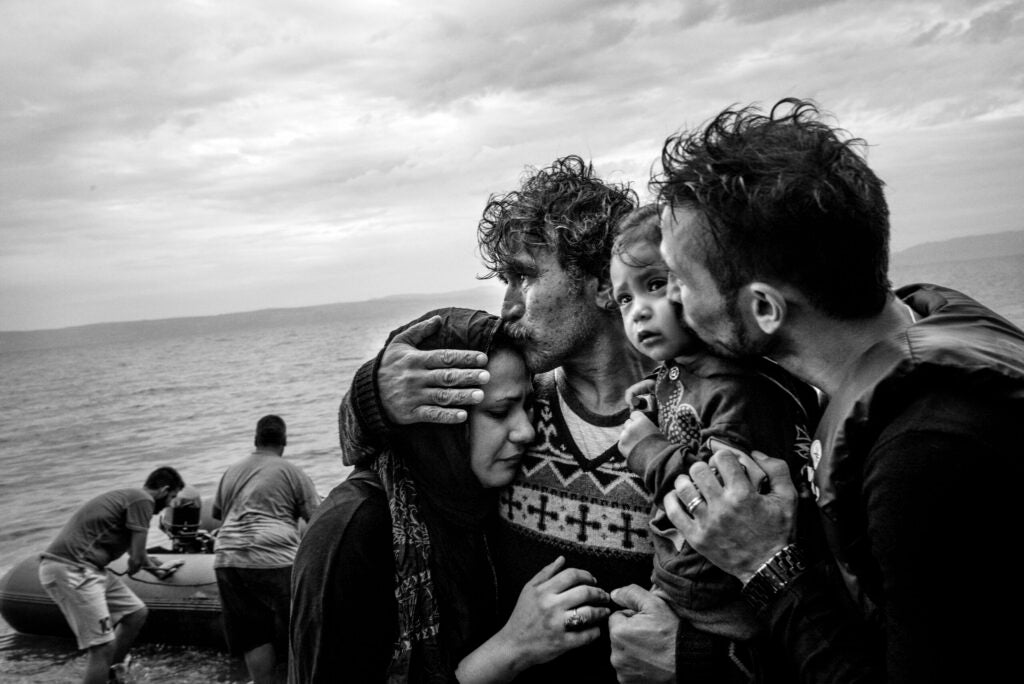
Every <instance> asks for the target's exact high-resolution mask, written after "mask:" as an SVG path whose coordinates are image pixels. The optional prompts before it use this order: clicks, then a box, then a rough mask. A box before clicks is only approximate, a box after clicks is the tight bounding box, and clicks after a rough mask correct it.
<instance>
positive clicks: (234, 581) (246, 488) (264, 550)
mask: <svg viewBox="0 0 1024 684" xmlns="http://www.w3.org/2000/svg"><path fill="white" fill-rule="evenodd" d="M255 444H256V449H255V451H253V452H252V454H250V455H249V456H248V457H246V458H244V459H242V460H241V461H238V462H237V463H235V464H233V465H232V466H231V467H230V468H228V469H227V471H226V472H225V473H224V475H223V477H221V480H220V484H219V485H218V487H217V494H216V496H215V497H214V500H213V517H214V518H217V519H218V520H223V521H224V523H223V524H222V525H221V527H220V530H219V531H218V534H217V541H216V544H215V546H214V554H215V555H214V562H213V565H214V570H215V572H216V574H217V587H218V589H219V590H220V597H221V604H222V610H223V617H224V635H225V638H226V639H227V642H228V647H229V648H230V650H231V652H232V653H242V654H243V655H244V657H245V665H246V667H247V668H248V670H249V676H250V677H252V678H253V681H254V682H255V684H264V683H267V682H275V681H277V679H276V674H275V671H276V668H277V663H278V655H279V654H280V655H281V658H282V660H283V659H284V657H286V655H287V653H288V617H289V600H290V598H291V594H290V592H291V571H292V563H293V562H294V560H295V552H296V551H297V550H298V548H299V537H300V535H299V527H298V521H299V519H302V520H305V521H309V519H310V517H311V516H312V515H313V511H315V510H316V507H317V506H318V505H319V504H320V497H319V495H318V494H317V492H316V488H315V487H314V486H313V481H312V480H311V479H310V478H309V476H308V475H307V474H306V473H304V472H303V471H302V470H301V469H300V468H299V467H298V466H296V465H294V464H292V463H289V462H288V461H285V460H284V458H283V457H282V456H283V454H284V448H285V445H286V444H287V432H286V427H285V423H284V420H282V419H281V418H280V417H279V416H275V415H268V416H263V417H262V418H260V419H259V421H258V422H257V423H256V440H255Z"/></svg>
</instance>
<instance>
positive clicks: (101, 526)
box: [39, 466, 185, 684]
mask: <svg viewBox="0 0 1024 684" xmlns="http://www.w3.org/2000/svg"><path fill="white" fill-rule="evenodd" d="M184 486H185V482H184V481H183V480H182V479H181V475H179V474H178V471H177V470H175V469H174V468H170V467H167V466H164V467H161V468H157V469H156V470H154V471H153V472H152V473H150V474H149V477H147V478H146V482H145V484H144V485H143V486H142V488H141V489H138V488H129V489H115V490H113V491H110V492H107V493H106V494H101V495H99V496H97V497H95V498H93V499H90V500H89V501H87V502H86V503H85V504H84V505H83V506H82V507H81V508H79V509H78V510H77V511H76V512H75V514H74V515H73V516H71V519H70V520H69V521H68V522H67V524H65V525H64V528H63V529H62V530H61V531H60V533H59V534H58V535H57V537H56V539H54V540H53V542H52V543H51V544H50V545H49V546H48V547H47V548H46V551H44V552H43V553H42V554H41V557H40V562H39V582H40V584H42V586H43V589H44V590H45V591H46V593H47V594H49V595H50V598H52V599H53V601H54V603H56V604H57V606H58V607H59V608H60V610H61V612H62V613H63V614H64V617H65V619H67V621H68V625H69V626H70V627H71V631H72V632H74V633H75V638H76V639H77V640H78V647H79V648H82V649H88V650H89V661H88V663H87V665H86V669H85V677H84V678H83V680H82V681H83V682H85V684H104V683H105V682H121V681H124V676H125V675H126V673H127V669H128V665H127V662H126V661H125V657H126V656H127V655H128V649H129V648H131V645H132V643H133V642H134V641H135V637H137V636H138V634H139V630H141V629H142V625H144V624H145V622H146V616H147V615H148V612H149V611H148V610H147V609H146V604H145V603H143V602H142V600H141V599H140V598H139V597H138V596H136V595H135V593H134V592H133V591H132V590H131V589H129V588H128V587H127V586H126V585H125V584H124V582H122V581H121V579H120V578H119V577H118V576H117V575H116V574H114V573H113V572H112V571H110V570H108V569H107V565H109V564H110V563H111V562H112V561H114V560H117V559H118V558H120V557H121V556H122V555H123V554H124V553H125V552H126V551H127V552H128V554H129V556H128V574H129V575H132V574H135V573H136V572H138V571H139V570H140V569H146V570H148V571H149V572H151V573H153V574H154V575H156V576H157V577H159V578H160V579H163V578H165V577H167V576H168V575H169V574H170V573H171V572H172V569H171V568H163V567H161V566H159V565H157V563H156V562H155V559H153V558H150V556H149V555H148V554H147V553H146V536H147V534H148V532H149V521H150V518H151V517H153V516H154V515H155V514H157V513H159V512H160V511H161V510H163V509H164V508H165V507H166V506H167V505H168V504H169V503H170V502H171V501H172V500H173V499H174V497H175V496H177V494H178V492H179V491H181V489H182V488H183V487H184Z"/></svg>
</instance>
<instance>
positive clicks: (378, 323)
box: [0, 255, 1024, 684]
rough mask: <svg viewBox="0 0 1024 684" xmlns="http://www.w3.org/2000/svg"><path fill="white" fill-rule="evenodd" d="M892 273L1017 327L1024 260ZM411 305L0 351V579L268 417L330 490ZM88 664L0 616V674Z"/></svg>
mask: <svg viewBox="0 0 1024 684" xmlns="http://www.w3.org/2000/svg"><path fill="white" fill-rule="evenodd" d="M893 280H894V284H896V285H902V284H906V283H910V282H921V281H928V282H939V283H942V284H946V285H949V286H951V287H956V288H958V289H960V290H962V291H964V292H966V293H967V294H969V295H971V296H973V297H975V298H976V299H978V300H979V301H981V302H982V303H983V304H986V305H988V306H990V307H992V308H993V309H995V310H996V311H998V312H999V313H1001V314H1003V315H1004V316H1006V317H1007V318H1009V319H1010V320H1011V321H1013V322H1014V323H1016V324H1017V325H1021V326H1024V298H1022V297H1021V293H1022V292H1024V256H1019V255H1018V256H1012V257H1001V258H997V259H983V260H975V261H969V262H950V263H945V264H925V265H919V266H914V267H904V268H897V269H896V270H895V271H894V278H893ZM499 301H500V298H498V299H494V300H493V302H492V303H491V304H490V305H489V306H486V307H485V308H490V309H491V310H495V309H496V307H497V305H498V303H499ZM442 305H445V306H446V305H471V306H483V305H482V304H480V303H479V302H472V303H470V302H459V301H438V302H437V303H436V306H442ZM418 306H419V309H420V310H413V309H411V308H409V305H404V306H403V305H398V304H395V305H390V306H384V305H382V306H381V307H380V308H379V309H378V310H376V311H375V312H374V314H373V315H372V316H369V317H366V316H363V317H360V318H359V319H358V320H345V319H343V318H340V319H334V320H323V321H317V322H312V323H305V324H302V325H277V324H268V325H267V326H265V327H262V328H253V327H251V326H245V327H241V328H240V329H238V330H235V331H221V332H218V333H203V334H196V333H194V332H190V328H189V327H188V326H182V329H180V330H177V331H175V332H168V333H167V335H166V336H164V337H162V338H160V339H150V340H146V341H145V342H140V341H131V342H116V341H115V342H109V343H103V344H99V343H93V344H85V345H78V346H64V347H59V348H50V349H28V350H20V351H3V350H0V382H2V387H3V391H2V392H0V472H2V473H3V476H2V477H0V574H2V573H3V572H6V570H7V569H8V568H9V567H11V566H12V565H13V564H15V563H17V562H18V561H19V560H21V559H22V558H24V557H26V556H27V555H29V554H32V553H36V552H38V551H39V550H40V549H41V548H42V547H44V546H45V545H46V544H47V543H48V542H49V541H50V539H52V538H53V536H54V534H56V532H57V531H58V530H59V529H60V527H61V526H62V525H63V524H64V522H65V521H66V520H67V519H68V517H69V516H70V515H71V513H72V512H73V511H74V510H75V509H76V508H77V507H78V506H79V505H81V504H82V503H83V502H84V501H86V500H87V499H89V498H91V497H93V496H95V495H97V494H99V493H102V492H104V491H107V490H109V489H114V488H118V487H133V486H139V485H140V484H141V483H142V481H143V480H144V479H145V476H146V475H147V474H148V473H149V472H150V471H151V470H152V469H154V468H156V467H157V466H161V465H172V466H174V467H176V468H178V469H179V470H180V471H181V473H182V475H183V476H184V478H185V480H186V481H187V482H188V483H189V484H191V485H193V486H195V487H197V488H198V489H199V491H200V493H201V494H202V495H203V496H204V497H207V498H212V496H213V492H214V490H215V488H216V485H217V482H218V481H219V479H220V476H221V474H222V473H223V471H224V469H225V468H226V467H227V466H228V465H229V464H230V463H232V462H234V461H236V460H238V459H240V458H242V457H244V456H246V455H247V454H248V453H249V452H250V450H251V446H252V439H253V430H254V427H255V425H256V421H257V420H258V419H259V418H260V417H261V416H263V415H265V414H268V413H276V414H278V415H280V416H282V417H283V418H284V419H285V421H286V422H287V425H288V447H287V449H286V450H285V458H287V459H289V460H290V461H292V462H293V463H295V464H296V465H298V466H300V467H301V468H303V469H304V470H305V471H306V472H307V473H309V475H310V477H312V479H313V482H314V483H315V484H316V487H317V489H318V491H319V492H320V493H321V494H322V495H325V494H327V493H328V492H329V491H330V490H331V489H332V488H333V487H334V486H335V485H336V484H337V483H338V482H340V481H341V480H343V479H344V478H345V476H346V475H347V474H348V470H349V469H348V468H346V467H345V466H344V465H343V464H342V462H341V453H340V449H339V448H338V434H337V409H338V403H339V401H340V399H341V397H342V396H343V394H344V392H345V391H346V390H347V388H348V385H349V383H350V382H351V378H352V374H353V372H354V371H355V369H356V368H357V367H358V366H359V364H360V363H362V362H363V361H365V360H366V359H369V358H371V357H372V356H373V354H374V353H376V351H377V350H378V349H379V348H380V346H381V344H382V343H383V342H384V340H385V338H386V336H387V333H388V332H389V331H390V330H392V329H393V328H395V327H397V326H398V325H400V324H401V323H404V322H405V321H407V320H409V319H411V318H413V317H415V316H416V315H418V314H419V313H422V311H425V310H426V309H427V308H431V307H425V306H421V305H418ZM133 653H134V655H135V665H134V668H133V670H134V674H135V677H136V681H138V682H225V683H233V682H245V681H247V677H246V673H245V667H244V665H243V664H242V663H241V661H240V660H239V659H236V658H232V657H230V656H227V655H225V654H223V653H219V652H215V651H210V650H205V649H199V648H192V647H189V648H184V647H171V646H162V645H153V644H140V645H138V646H137V647H136V648H135V649H133ZM84 665H85V660H84V656H82V655H80V654H78V653H77V652H76V651H75V648H74V644H73V642H71V641H69V640H66V639H55V638H44V637H36V636H26V635H20V634H17V633H15V632H13V630H11V628H10V627H9V626H7V625H6V624H4V623H2V622H0V681H3V682H10V683H12V684H26V683H28V682H40V683H44V684H46V683H54V682H68V681H75V680H77V679H78V678H79V677H80V676H81V673H82V671H83V668H84Z"/></svg>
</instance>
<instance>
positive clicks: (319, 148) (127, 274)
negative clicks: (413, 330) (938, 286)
mask: <svg viewBox="0 0 1024 684" xmlns="http://www.w3.org/2000/svg"><path fill="white" fill-rule="evenodd" d="M1022 37H1024V2H1022V1H1021V0H1014V1H1008V0H993V1H980V0H979V1H976V2H975V1H971V0H958V1H952V0H950V1H946V2H943V1H934V0H921V1H910V0H907V1H901V0H849V1H835V2H832V1H828V0H676V1H665V2H662V1H652V2H613V1H604V2H598V1H590V0H587V1H584V0H572V1H560V0H542V1H540V2H535V1H532V0H511V1H506V0H487V1H486V2H481V1H480V0H464V1H463V0H459V1H449V0H430V1H429V2H427V1H424V0H391V1H387V0H370V1H368V2H358V3H356V2H345V1H339V0H323V1H322V2H311V1H299V0H244V1H242V0H240V1H238V2H227V1H224V0H210V1H202V0H194V1H186V0H175V1H174V2H165V1H162V2H149V1H143V0H131V1H130V2H126V1H125V0H71V1H69V2H56V1H51V0H0V58H2V68H0V329H2V330H28V329H38V328H55V327H65V326H71V325H79V324H84V323H96V322H104V321H116V320H136V319H153V318H167V317H176V316H190V315H206V314H216V313H226V312H234V311H245V310H252V309H261V308H267V307H293V306H306V305H312V304H323V303H329V302H339V301H356V300H363V299H370V298H375V297H380V296H384V295H389V294H397V293H406V292H443V291H451V290H461V289H465V288H468V287H473V286H475V285H477V284H478V283H477V281H476V280H475V279H474V277H475V276H476V275H477V274H479V273H481V272H482V269H481V267H480V262H479V258H478V256H477V254H476V242H475V228H476V223H477V220H478V219H479V216H480V212H481V210H482V209H483V206H484V204H485V202H486V200H487V197H488V195H489V194H490V193H494V192H505V191H508V190H511V189H513V188H515V187H516V185H517V184H518V182H519V181H520V179H521V177H522V174H523V171H524V169H525V168H526V167H527V166H544V165H547V164H549V163H550V162H551V161H552V160H554V159H555V158H557V157H561V156H564V155H566V154H572V153H575V154H579V155H581V156H583V157H585V158H587V159H592V160H593V161H594V164H595V167H596V168H597V171H598V173H599V174H600V175H602V176H603V177H606V178H608V179H611V180H615V181H620V182H631V183H633V184H634V187H635V188H636V189H637V190H638V191H639V192H640V193H641V196H646V194H647V179H648V177H649V172H650V169H651V167H652V164H653V163H654V161H655V159H656V158H657V156H658V153H659V152H660V149H661V144H662V143H663V142H664V140H665V138H666V137H667V136H668V135H670V134H671V133H673V132H675V131H677V130H679V129H682V128H685V127H688V126H694V125H697V124H700V123H701V122H703V121H705V120H706V119H708V118H709V117H711V116H713V115H714V114H715V113H716V112H718V111H719V110H721V109H722V108H724V107H727V106H729V105H731V104H734V103H741V104H747V103H753V102H757V103H761V104H763V105H770V104H771V103H773V102H775V101H776V100H778V99H780V98H782V97H785V96H799V97H809V98H813V99H815V100H817V101H818V102H819V103H820V105H821V106H822V107H823V108H824V109H826V110H828V111H829V112H832V113H833V114H834V115H835V116H836V118H837V120H838V123H839V124H840V125H842V126H844V127H845V128H847V129H848V130H850V131H851V132H852V133H854V134H855V135H857V136H860V137H863V138H866V139H867V140H868V142H869V143H870V144H871V147H870V149H869V152H868V158H869V161H870V163H871V165H872V166H873V167H874V168H875V170H876V171H877V172H878V173H879V175H880V176H881V177H882V178H883V180H885V181H886V183H887V185H888V196H889V201H890V206H891V209H892V214H893V247H894V248H895V249H902V248H905V247H907V246H911V245H914V244H917V243H921V242H927V241H932V240H942V239H948V238H952V237H959V236H965V235H977V234H982V233H993V232H1000V231H1006V230H1016V229H1020V228H1021V227H1022V221H1021V217H1022V216H1024V190H1022V188H1021V185H1022V181H1024V172H1022V171H1021V168H1022V163H1021V155H1022V152H1024V39H1022Z"/></svg>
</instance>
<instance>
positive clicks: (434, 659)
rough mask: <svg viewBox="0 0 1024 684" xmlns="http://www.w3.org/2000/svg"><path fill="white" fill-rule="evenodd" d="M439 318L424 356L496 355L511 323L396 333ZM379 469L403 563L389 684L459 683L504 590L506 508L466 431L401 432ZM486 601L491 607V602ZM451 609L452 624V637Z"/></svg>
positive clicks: (466, 313)
mask: <svg viewBox="0 0 1024 684" xmlns="http://www.w3.org/2000/svg"><path fill="white" fill-rule="evenodd" d="M435 315H439V316H441V318H442V325H441V329H440V330H439V331H438V332H437V333H436V334H434V335H431V336H430V337H429V338H428V339H426V340H424V341H423V342H421V343H419V344H418V345H417V347H418V348H419V349H421V350H428V349H474V350H477V351H483V352H487V351H489V350H490V348H491V344H492V342H493V340H494V335H495V333H496V332H497V331H498V329H499V328H500V327H501V320H500V319H499V318H497V317H495V316H492V315H490V314H487V313H486V312H483V311H475V310H471V309H458V308H448V309H439V310H436V311H431V312H429V313H427V314H425V315H423V316H421V317H420V318H418V319H416V320H415V321H412V322H410V323H409V324H407V325H405V326H403V327H401V328H399V329H398V330H396V331H394V332H393V333H392V334H391V336H390V337H389V338H388V341H389V342H390V340H391V338H393V337H394V336H395V335H396V334H398V333H400V332H401V331H402V330H405V329H406V328H408V327H409V326H411V325H413V324H414V323H417V322H419V321H422V320H425V319H427V318H430V317H431V316H435ZM374 469H375V470H376V472H377V475H378V477H379V478H380V481H381V483H382V484H383V486H384V490H385V492H386V493H387V497H388V503H389V507H390V511H391V521H392V527H391V536H392V546H393V552H394V558H395V580H396V586H395V597H396V599H397V602H398V625H399V635H398V639H397V641H396V642H395V647H394V652H393V654H392V659H391V664H390V666H389V669H388V682H393V683H396V684H397V683H402V684H405V683H406V682H411V681H417V682H420V681H422V682H454V681H455V678H454V672H453V667H452V663H453V661H454V659H455V658H458V657H460V656H461V654H462V652H463V651H465V650H466V649H467V648H469V647H471V646H475V643H473V642H474V641H475V640H477V638H478V637H479V632H480V631H481V629H482V627H483V624H484V623H487V628H488V629H491V628H493V624H491V623H492V622H493V619H492V618H493V613H494V610H496V609H494V610H491V611H490V613H491V614H489V615H486V616H484V619H480V617H479V616H480V615H481V613H482V612H487V607H488V606H487V605H479V604H480V603H481V596H483V597H488V598H489V600H490V601H491V602H493V603H492V608H494V606H495V605H496V601H497V597H496V595H495V592H496V582H495V580H494V572H493V565H492V564H491V561H490V558H489V551H488V549H487V540H486V535H485V529H484V528H485V523H486V522H487V520H488V519H489V518H490V517H491V516H493V514H494V511H495V510H496V505H497V504H496V499H495V494H494V493H493V492H488V491H487V490H485V489H484V488H483V487H481V485H480V483H479V481H478V480H477V478H476V476H475V475H474V474H473V472H472V470H471V468H470V465H469V436H468V428H467V426H466V425H465V424H462V425H434V424H425V423H424V424H416V425H409V426H400V427H398V428H396V429H395V431H394V434H393V435H392V436H391V437H390V438H389V440H388V446H387V448H386V450H385V452H384V453H383V454H382V455H381V456H380V457H379V458H378V459H377V460H376V462H375V464H374ZM485 600H486V599H485ZM442 611H443V612H444V613H445V615H446V616H448V617H449V618H450V620H449V621H448V622H447V623H446V624H444V629H443V631H442V620H441V614H442Z"/></svg>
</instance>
